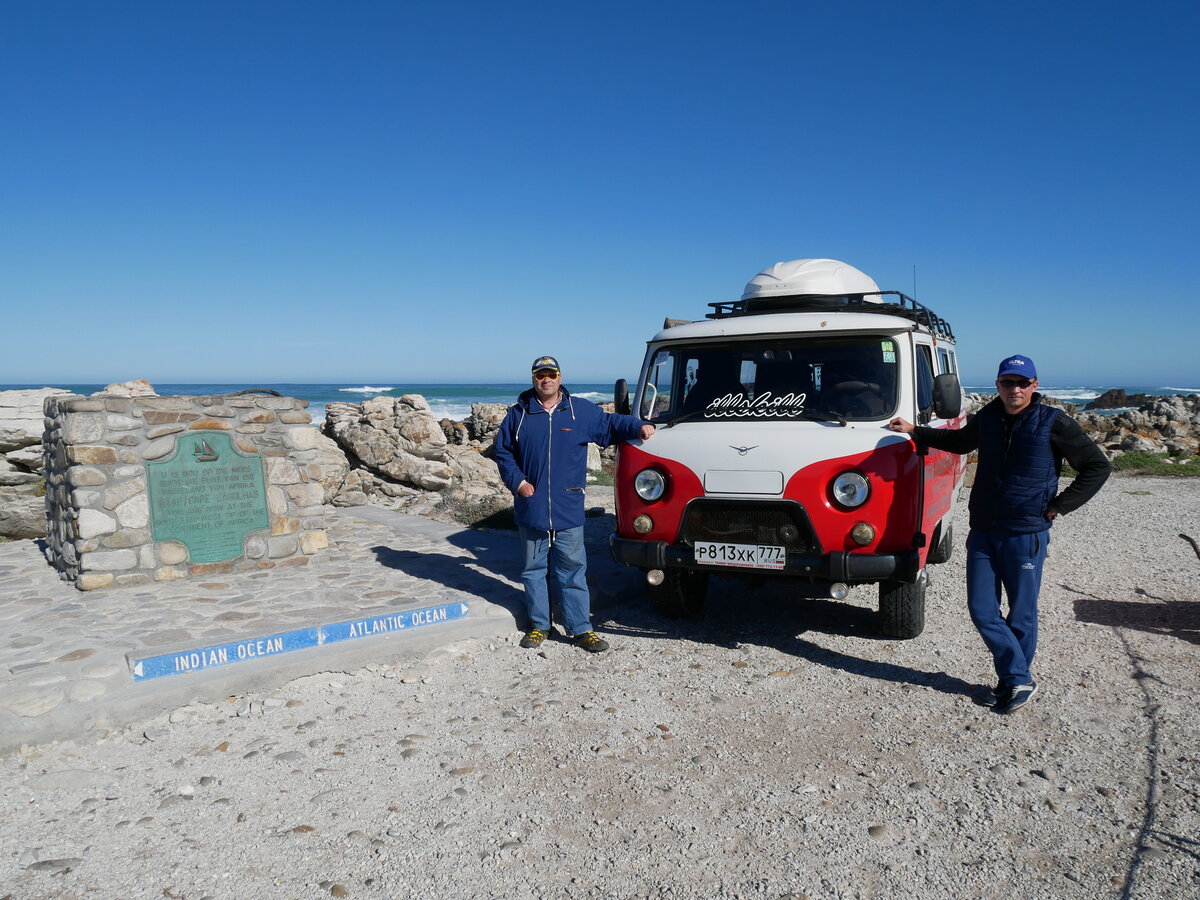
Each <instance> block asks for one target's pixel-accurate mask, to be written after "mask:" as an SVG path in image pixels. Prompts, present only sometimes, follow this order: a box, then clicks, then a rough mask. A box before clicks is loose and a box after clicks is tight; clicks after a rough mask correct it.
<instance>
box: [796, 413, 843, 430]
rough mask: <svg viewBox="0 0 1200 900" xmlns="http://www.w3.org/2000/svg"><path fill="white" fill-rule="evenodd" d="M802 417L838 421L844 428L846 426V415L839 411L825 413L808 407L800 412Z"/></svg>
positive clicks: (819, 420)
mask: <svg viewBox="0 0 1200 900" xmlns="http://www.w3.org/2000/svg"><path fill="white" fill-rule="evenodd" d="M800 418H802V419H811V420H812V421H814V422H836V423H837V424H838V425H840V426H841V427H842V428H845V427H846V417H845V416H839V415H838V414H837V413H824V412H821V411H819V410H816V409H806V410H804V411H803V412H802V413H800Z"/></svg>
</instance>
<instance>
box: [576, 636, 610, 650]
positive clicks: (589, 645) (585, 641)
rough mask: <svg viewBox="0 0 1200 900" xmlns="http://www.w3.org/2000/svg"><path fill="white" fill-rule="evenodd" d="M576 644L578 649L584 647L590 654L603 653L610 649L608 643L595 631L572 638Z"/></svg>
mask: <svg viewBox="0 0 1200 900" xmlns="http://www.w3.org/2000/svg"><path fill="white" fill-rule="evenodd" d="M571 640H572V641H574V642H575V646H576V647H582V648H583V649H584V650H586V651H587V652H588V653H603V652H604V651H605V650H607V649H608V641H606V640H604V638H602V637H600V635H598V634H596V632H594V631H585V632H584V633H583V634H577V635H575V637H573V638H571Z"/></svg>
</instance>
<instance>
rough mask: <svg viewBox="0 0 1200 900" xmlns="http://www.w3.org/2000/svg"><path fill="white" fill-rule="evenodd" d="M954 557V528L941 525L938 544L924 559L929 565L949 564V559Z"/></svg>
mask: <svg viewBox="0 0 1200 900" xmlns="http://www.w3.org/2000/svg"><path fill="white" fill-rule="evenodd" d="M953 555H954V526H953V525H947V524H946V523H945V522H943V523H942V530H941V532H940V533H939V537H938V542H937V543H936V544H934V545H933V547H932V548H930V550H929V556H927V557H926V558H925V561H926V562H929V563H934V564H937V563H944V562H950V557H951V556H953Z"/></svg>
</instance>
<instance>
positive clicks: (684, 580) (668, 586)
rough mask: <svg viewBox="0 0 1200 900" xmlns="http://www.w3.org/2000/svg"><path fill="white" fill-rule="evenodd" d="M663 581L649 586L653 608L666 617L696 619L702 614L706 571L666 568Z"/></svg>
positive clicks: (705, 593)
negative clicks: (654, 585) (655, 585)
mask: <svg viewBox="0 0 1200 900" xmlns="http://www.w3.org/2000/svg"><path fill="white" fill-rule="evenodd" d="M663 575H664V576H665V577H664V578H663V583H662V584H660V585H658V586H657V587H652V588H650V596H651V598H652V599H653V600H654V608H655V609H657V610H658V611H659V613H660V614H662V615H664V616H666V617H667V618H668V619H698V618H700V616H702V615H704V599H705V597H706V596H707V594H708V573H707V572H693V571H691V570H690V569H667V570H665V571H664V572H663Z"/></svg>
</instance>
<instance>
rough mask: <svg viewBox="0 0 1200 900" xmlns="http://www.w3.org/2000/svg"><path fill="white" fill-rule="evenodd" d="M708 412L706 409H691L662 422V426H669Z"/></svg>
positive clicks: (688, 420)
mask: <svg viewBox="0 0 1200 900" xmlns="http://www.w3.org/2000/svg"><path fill="white" fill-rule="evenodd" d="M706 412H708V410H707V409H705V408H701V409H693V410H692V411H691V412H690V413H684V414H683V415H682V416H676V417H675V418H674V419H671V420H670V421H669V422H663V424H662V427H663V428H670V427H671V426H672V425H678V424H679V423H680V422H690V421H691V420H692V419H695V418H698V417H700V416H702V415H704V414H705V413H706Z"/></svg>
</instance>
